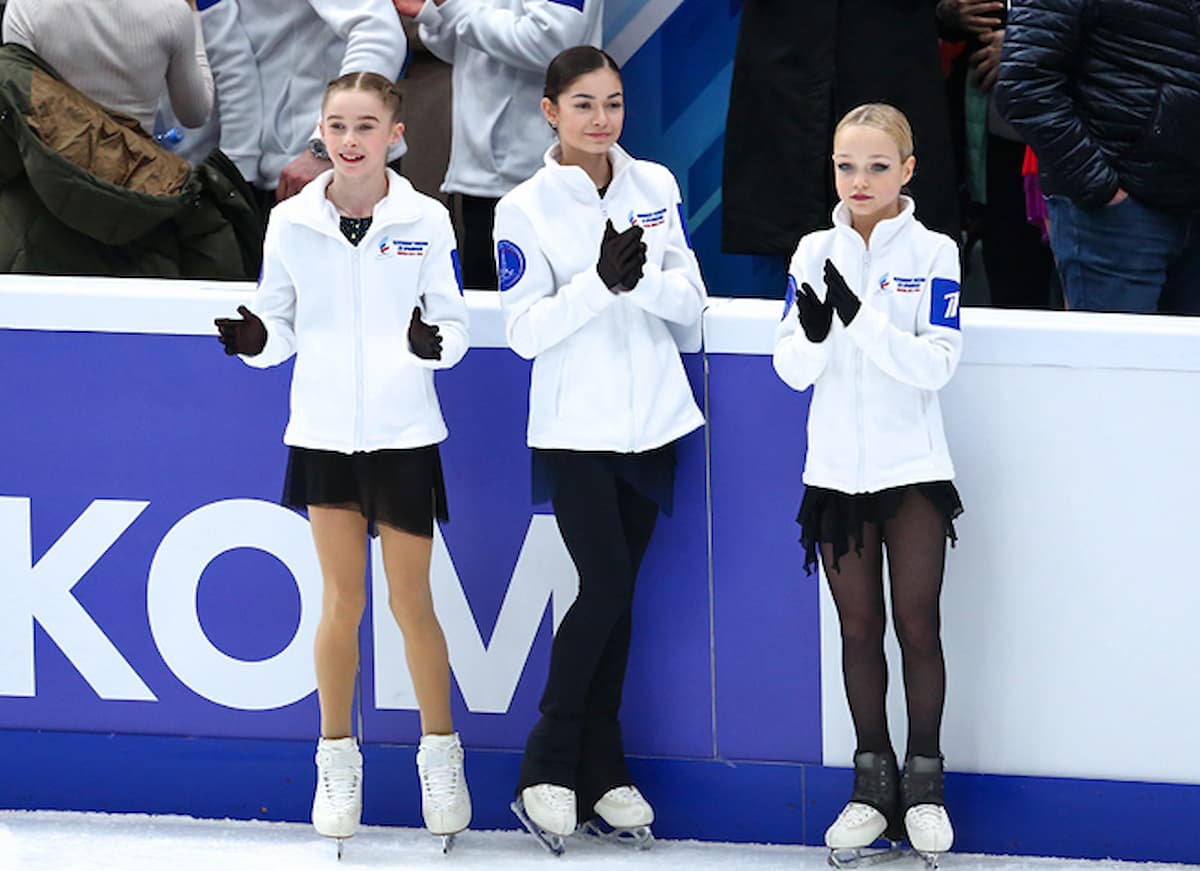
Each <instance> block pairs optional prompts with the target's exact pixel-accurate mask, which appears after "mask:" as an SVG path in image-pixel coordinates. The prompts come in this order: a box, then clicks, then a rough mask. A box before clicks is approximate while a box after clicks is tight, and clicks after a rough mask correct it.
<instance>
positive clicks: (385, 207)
mask: <svg viewBox="0 0 1200 871" xmlns="http://www.w3.org/2000/svg"><path fill="white" fill-rule="evenodd" d="M387 180H388V192H387V194H386V195H384V198H383V199H382V200H380V201H379V202H377V203H376V204H375V208H374V210H373V211H372V213H371V231H372V232H373V231H374V230H376V229H377V228H380V227H386V226H388V225H391V224H410V223H413V222H414V221H417V220H419V219H420V217H421V208H420V206H419V204H418V202H417V192H416V191H415V190H414V189H413V186H412V184H411V183H410V182H409V181H408V179H406V178H404V177H403V176H402V175H400V174H398V173H396V172H394V171H392V170H390V169H389V170H387ZM332 181H333V170H332V169H327V170H325V172H323V173H321V174H320V175H319V176H317V177H316V178H314V179H313V180H312V181H311V182H310V183H309V184H308V185H306V186H305V187H304V189H303V190H301V191H300V193H298V194H296V196H295V201H296V205H295V206H294V207H293V208H294V214H293V215H292V220H293V221H294V222H295V223H297V224H303V225H304V226H306V227H311V228H312V229H314V230H317V231H318V232H321V233H325V234H326V235H328V236H337V237H339V238H340V237H341V229H340V225H341V221H340V220H339V218H338V213H337V209H336V208H335V207H334V205H333V203H331V202H330V201H329V198H328V197H326V196H325V192H326V190H328V188H329V184H330V183H331V182H332Z"/></svg>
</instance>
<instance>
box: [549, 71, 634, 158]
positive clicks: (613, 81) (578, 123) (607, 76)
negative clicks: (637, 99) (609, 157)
mask: <svg viewBox="0 0 1200 871" xmlns="http://www.w3.org/2000/svg"><path fill="white" fill-rule="evenodd" d="M542 111H543V112H544V113H545V115H546V120H547V121H549V122H550V124H551V125H552V126H554V127H556V128H557V129H558V140H559V142H560V143H562V148H563V154H564V157H565V156H567V155H568V154H569V153H570V152H572V151H573V152H577V153H582V154H588V155H595V154H604V153H606V152H607V151H608V149H609V148H610V147H611V146H612V145H613V143H615V142H616V141H617V139H618V138H619V137H620V135H621V128H622V127H624V125H625V95H624V93H623V92H622V90H621V77H620V76H618V75H617V74H616V73H615V72H614V71H613V70H611V69H609V68H608V67H601V68H600V69H595V70H592V71H591V72H590V73H584V74H583V75H581V76H580V77H579V78H577V79H575V80H574V81H573V82H571V83H570V84H569V85H567V87H565V88H564V89H563V91H562V93H561V94H559V95H558V99H556V100H550V99H548V98H543V99H542Z"/></svg>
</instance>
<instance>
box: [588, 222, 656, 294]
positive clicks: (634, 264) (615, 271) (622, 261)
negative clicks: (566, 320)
mask: <svg viewBox="0 0 1200 871" xmlns="http://www.w3.org/2000/svg"><path fill="white" fill-rule="evenodd" d="M642 232H643V230H642V228H641V227H638V226H633V227H630V228H629V229H627V230H625V231H624V232H622V233H618V232H617V231H616V230H615V229H614V228H613V225H612V221H611V220H609V221H608V222H607V223H606V224H605V225H604V238H603V239H602V240H601V241H600V260H599V261H598V262H597V263H596V272H597V273H598V274H599V275H600V280H601V281H603V282H604V286H605V287H607V288H608V289H609V290H611V291H613V293H617V292H618V290H620V289H623V290H629V289H630V288H631V287H632V285H629V284H626V280H627V279H628V280H631V281H632V282H633V284H637V282H638V281H639V280H640V279H641V277H642V266H643V265H645V263H646V250H645V246H643V245H642Z"/></svg>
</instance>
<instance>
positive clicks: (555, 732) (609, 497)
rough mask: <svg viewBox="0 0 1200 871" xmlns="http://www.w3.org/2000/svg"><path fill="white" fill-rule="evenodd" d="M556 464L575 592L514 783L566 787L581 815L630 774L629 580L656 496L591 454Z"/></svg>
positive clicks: (646, 538)
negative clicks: (624, 714) (626, 735)
mask: <svg viewBox="0 0 1200 871" xmlns="http://www.w3.org/2000/svg"><path fill="white" fill-rule="evenodd" d="M558 474H559V481H558V488H557V494H556V495H555V497H554V499H553V505H554V516H555V518H556V519H557V521H558V528H559V530H560V531H561V532H562V537H563V541H564V542H565V543H566V546H567V550H568V552H570V554H571V559H572V560H573V561H574V563H575V567H576V568H577V569H578V571H579V596H578V597H577V598H576V599H575V602H574V604H573V605H571V608H570V609H569V610H568V611H567V614H566V616H565V617H564V618H563V621H562V624H561V625H560V626H559V627H558V632H557V633H556V634H555V636H554V645H553V647H552V648H551V652H550V674H549V677H548V678H547V679H546V689H545V692H544V693H543V694H542V701H541V704H540V706H539V708H540V710H541V713H542V716H541V719H540V720H538V722H537V724H536V725H535V726H534V727H533V730H532V731H531V732H530V733H529V739H528V741H527V742H526V745H525V756H524V758H523V759H522V760H521V777H520V782H519V783H518V785H517V792H518V793H519V792H520V791H521V790H522V789H524V788H525V787H527V786H532V785H534V784H538V783H552V784H557V785H559V786H565V787H568V788H570V789H574V790H575V792H576V800H577V806H578V813H579V819H580V821H581V822H582V821H584V820H587V819H590V818H591V817H592V816H593V815H594V814H593V811H592V806H593V805H594V804H595V803H596V801H597V799H599V798H600V797H601V796H602V795H604V793H605V792H607V791H608V790H609V789H611V788H612V787H614V786H623V785H626V784H630V783H632V782H633V781H632V780H631V778H630V776H629V771H628V769H627V768H626V766H625V750H624V747H623V745H622V743H621V724H620V721H619V719H618V714H619V712H620V708H621V693H622V691H623V689H624V686H625V666H626V664H627V662H628V660H629V640H630V637H631V635H632V631H633V614H632V605H633V590H634V583H635V581H636V579H637V573H638V567H639V566H640V565H641V562H642V557H643V556H644V555H645V553H646V547H647V546H648V545H649V543H650V536H651V534H652V533H653V532H654V526H655V523H656V522H657V520H658V506H657V505H656V504H655V503H654V502H653V501H652V500H650V499H647V498H646V497H645V496H643V495H641V494H640V493H638V492H637V491H636V490H635V489H634V488H633V487H631V486H630V485H629V484H628V483H626V482H625V481H623V480H621V479H620V478H618V477H616V476H615V475H614V474H613V473H612V471H611V468H610V467H607V466H606V465H605V464H604V463H603V462H601V461H600V459H599V458H597V457H596V455H594V454H587V453H580V454H578V455H576V456H572V457H571V458H570V459H569V460H566V461H564V462H562V464H561V465H560V466H559V468H558Z"/></svg>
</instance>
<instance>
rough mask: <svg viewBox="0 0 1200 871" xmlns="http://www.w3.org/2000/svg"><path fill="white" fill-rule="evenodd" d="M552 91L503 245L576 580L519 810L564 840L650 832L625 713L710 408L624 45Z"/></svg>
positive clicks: (534, 406)
mask: <svg viewBox="0 0 1200 871" xmlns="http://www.w3.org/2000/svg"><path fill="white" fill-rule="evenodd" d="M544 93H545V97H544V99H543V100H542V103H541V105H542V111H543V112H544V113H545V116H546V120H547V121H548V122H549V124H550V126H551V127H552V128H553V129H554V130H555V131H556V132H557V137H558V143H557V144H556V145H553V146H551V147H550V149H549V150H548V151H547V152H546V156H545V165H544V166H543V168H542V169H540V170H538V172H537V174H536V175H534V176H533V178H531V179H529V180H528V181H526V182H524V183H523V184H521V185H519V186H518V187H517V188H515V189H514V190H513V191H512V192H510V193H509V194H507V195H506V196H505V197H504V198H503V199H501V200H500V202H499V204H498V206H497V210H496V224H495V237H496V252H497V265H498V274H499V277H500V291H501V293H500V303H501V307H502V308H503V311H504V319H505V328H506V333H507V337H508V342H509V344H510V345H511V346H512V348H513V350H515V351H516V352H517V353H518V354H520V355H521V356H522V357H525V358H527V359H532V360H533V361H534V362H533V373H532V377H531V384H530V395H529V430H528V440H529V445H530V447H532V448H533V491H534V501H535V502H543V501H546V500H550V501H551V502H552V504H553V506H554V515H555V518H556V520H557V522H558V527H559V530H560V531H561V533H562V537H563V541H564V542H565V543H566V546H567V550H568V551H569V552H570V554H571V559H572V560H573V561H574V563H575V567H576V569H577V570H578V572H579V596H578V598H577V599H576V600H575V602H574V604H573V605H572V606H571V608H570V610H569V611H568V612H567V614H566V616H565V617H564V619H563V621H562V625H560V626H559V628H558V632H557V634H556V635H555V638H554V644H553V648H552V650H551V655H550V674H549V677H548V678H547V680H546V688H545V691H544V693H543V695H542V700H541V705H540V710H541V714H542V716H541V719H540V720H539V721H538V723H537V724H536V725H535V726H534V728H533V730H532V731H531V732H530V734H529V739H528V742H527V744H526V747H525V755H524V758H523V760H522V764H521V775H520V781H519V783H518V785H517V800H516V801H515V802H514V803H513V810H514V811H515V812H516V813H517V815H518V816H519V817H520V818H521V819H522V822H524V823H525V824H526V826H527V827H528V828H529V830H530V831H531V832H532V833H533V834H534V835H536V836H538V837H539V838H540V839H541V840H542V842H543V844H545V845H546V846H547V847H548V848H550V849H551V850H553V851H554V852H556V853H560V852H562V849H563V844H562V839H563V837H564V836H566V835H569V834H571V833H572V832H573V831H575V829H576V826H577V824H579V823H585V824H589V825H588V830H589V831H593V832H597V831H598V832H601V833H605V834H608V835H613V834H615V835H616V836H618V837H625V838H630V837H632V838H633V839H634V840H635V841H636V842H637V843H638V844H639V845H641V846H649V844H650V842H651V840H652V835H651V834H650V830H649V826H650V824H651V823H652V822H653V820H654V812H653V810H652V809H651V807H650V805H649V804H648V803H647V801H646V800H645V798H643V797H642V795H641V793H640V792H639V791H638V789H637V787H636V786H634V785H633V780H632V778H631V777H630V776H629V771H628V770H627V768H626V765H625V753H624V750H623V748H622V744H621V727H620V723H619V721H618V713H619V710H620V706H621V692H622V687H623V685H624V680H625V667H626V662H627V659H628V655H629V640H630V633H631V627H632V614H631V607H632V602H633V590H634V582H635V580H636V578H637V573H638V567H639V566H640V564H641V561H642V556H643V555H644V554H645V552H646V547H647V545H648V544H649V542H650V536H651V533H652V532H653V531H654V526H655V522H656V520H657V517H658V513H659V511H660V510H662V511H664V512H666V513H669V512H670V511H671V507H672V493H673V490H674V480H675V441H676V440H677V439H679V438H680V437H682V436H683V435H685V434H687V433H689V432H691V431H692V430H694V429H696V428H697V427H699V426H701V425H702V424H703V422H704V418H703V416H702V415H701V413H700V409H699V408H698V407H697V406H696V402H695V399H694V398H693V396H692V391H691V387H690V385H689V383H688V380H687V376H686V374H685V372H684V368H683V363H682V361H681V359H680V356H679V348H678V346H677V345H676V341H675V339H674V338H673V334H672V325H673V326H674V329H675V330H677V331H683V330H687V329H688V328H693V329H694V328H696V327H697V326H698V324H699V319H700V314H701V311H702V310H703V308H704V303H705V299H706V294H705V290H704V283H703V281H702V279H701V277H700V270H699V266H698V264H697V262H696V257H695V255H694V254H693V253H692V250H691V248H690V246H689V242H688V237H687V231H686V229H685V227H684V220H683V207H682V202H681V199H680V194H679V187H678V185H677V184H676V182H675V178H674V177H673V176H672V175H671V173H670V172H669V171H668V170H667V169H666V168H664V167H662V166H659V165H658V164H654V163H649V162H647V161H642V160H634V159H633V158H631V157H630V156H629V155H628V154H627V153H626V152H625V151H624V150H623V149H621V147H620V146H618V145H617V138H618V137H619V136H620V135H621V128H622V125H623V123H624V111H625V110H624V95H623V93H622V85H621V76H620V72H619V70H618V68H617V65H616V63H615V62H614V61H613V59H612V58H611V57H609V56H608V55H607V54H605V53H604V52H603V51H601V50H599V49H597V48H593V47H591V46H577V47H574V48H569V49H567V50H566V51H564V52H562V53H561V54H559V55H558V56H557V57H556V58H555V59H554V60H553V61H552V62H551V63H550V66H549V68H548V69H547V71H546V84H545V91H544ZM596 817H599V820H600V821H603V823H604V824H605V825H604V826H603V827H600V826H599V821H596V820H595V819H594V818H596ZM609 828H611V829H614V830H617V831H616V832H615V833H614V832H610V831H608V829H609Z"/></svg>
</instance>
